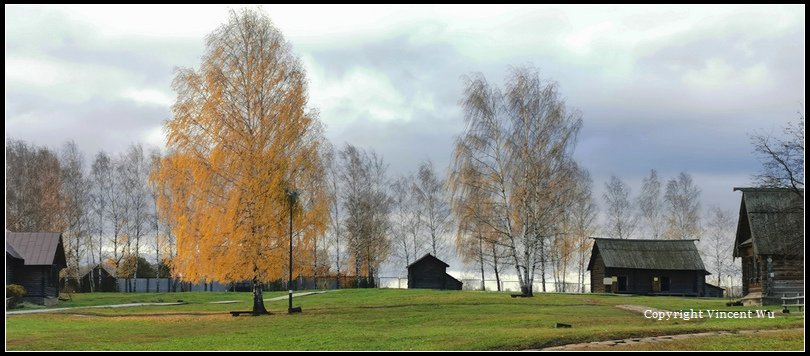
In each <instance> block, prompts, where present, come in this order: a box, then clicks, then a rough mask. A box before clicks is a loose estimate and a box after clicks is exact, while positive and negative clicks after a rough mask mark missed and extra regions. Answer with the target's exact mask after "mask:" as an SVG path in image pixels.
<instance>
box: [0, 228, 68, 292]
mask: <svg viewBox="0 0 810 356" xmlns="http://www.w3.org/2000/svg"><path fill="white" fill-rule="evenodd" d="M9 257H11V258H9ZM9 259H10V260H11V262H10V263H9ZM66 267H67V260H66V258H65V248H64V245H63V244H62V234H60V233H58V232H9V231H6V284H19V285H21V286H23V287H24V288H25V291H26V295H25V298H24V300H26V301H28V302H31V303H36V304H45V305H53V304H56V303H57V301H58V297H59V272H60V271H61V270H62V269H64V268H66Z"/></svg>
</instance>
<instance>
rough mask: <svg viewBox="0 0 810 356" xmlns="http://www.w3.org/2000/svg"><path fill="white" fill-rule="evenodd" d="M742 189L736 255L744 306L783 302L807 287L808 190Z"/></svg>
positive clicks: (740, 189) (735, 247) (735, 245)
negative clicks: (805, 215) (805, 210)
mask: <svg viewBox="0 0 810 356" xmlns="http://www.w3.org/2000/svg"><path fill="white" fill-rule="evenodd" d="M734 190H735V191H738V190H739V191H741V192H742V201H741V203H740V217H739V220H738V223H737V236H736V240H735V242H734V252H733V253H734V257H735V258H737V257H740V258H741V260H742V289H743V290H742V293H743V299H742V301H743V304H744V305H763V304H780V303H781V301H782V300H781V297H782V296H783V295H784V294H790V295H796V293H803V292H804V190H800V191H796V190H793V189H788V188H734Z"/></svg>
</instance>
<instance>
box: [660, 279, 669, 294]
mask: <svg viewBox="0 0 810 356" xmlns="http://www.w3.org/2000/svg"><path fill="white" fill-rule="evenodd" d="M661 291H662V292H667V291H669V277H661Z"/></svg>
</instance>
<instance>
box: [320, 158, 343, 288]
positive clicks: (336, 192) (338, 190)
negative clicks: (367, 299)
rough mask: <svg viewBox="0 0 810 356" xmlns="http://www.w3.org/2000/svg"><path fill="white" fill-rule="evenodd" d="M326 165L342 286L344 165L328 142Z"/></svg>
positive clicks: (332, 234)
mask: <svg viewBox="0 0 810 356" xmlns="http://www.w3.org/2000/svg"><path fill="white" fill-rule="evenodd" d="M323 160H324V165H325V167H326V181H327V185H328V188H329V189H328V191H329V233H330V234H331V236H332V239H331V240H332V241H331V244H332V247H333V248H334V249H335V250H334V251H335V252H334V260H335V271H337V274H336V275H335V277H336V282H337V288H340V275H341V273H342V272H343V266H344V264H343V260H344V257H343V255H341V248H342V247H343V245H344V244H345V241H344V240H345V237H344V228H343V214H342V213H341V207H342V205H341V202H342V194H343V191H342V170H341V169H342V167H341V166H340V162H338V157H336V153H335V149H334V147H333V146H332V145H331V144H328V143H327V147H326V149H325V150H324V157H323Z"/></svg>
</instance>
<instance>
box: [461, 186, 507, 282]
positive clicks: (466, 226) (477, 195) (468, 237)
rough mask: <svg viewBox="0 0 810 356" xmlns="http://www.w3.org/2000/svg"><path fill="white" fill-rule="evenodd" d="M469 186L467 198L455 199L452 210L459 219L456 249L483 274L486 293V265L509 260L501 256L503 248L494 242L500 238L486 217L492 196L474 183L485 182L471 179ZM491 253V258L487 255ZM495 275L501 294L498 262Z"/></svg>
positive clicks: (482, 278) (464, 259)
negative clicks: (476, 181) (499, 260)
mask: <svg viewBox="0 0 810 356" xmlns="http://www.w3.org/2000/svg"><path fill="white" fill-rule="evenodd" d="M467 179H469V180H468V182H467V184H468V186H469V188H467V189H468V190H467V191H466V192H465V193H466V196H464V197H463V199H453V200H452V209H453V211H454V213H455V215H456V217H457V222H458V228H457V229H456V236H455V246H456V251H457V252H458V254H459V255H460V256H461V257H462V260H463V261H464V262H465V263H471V262H473V263H475V264H476V267H477V268H478V269H479V271H480V272H481V290H486V270H485V267H486V266H487V263H488V262H490V264H491V261H492V257H493V256H496V258H497V257H503V260H505V259H506V258H507V257H506V256H503V253H498V252H501V251H502V250H503V248H502V247H501V248H499V247H500V245H499V244H497V243H495V241H494V239H496V238H497V236H499V235H498V234H496V233H493V229H491V228H489V226H488V225H487V221H490V220H491V219H489V218H486V217H484V215H486V214H487V213H488V211H487V208H488V207H490V206H492V205H491V202H490V201H489V200H488V199H490V198H491V195H490V194H489V193H488V192H485V191H484V190H483V189H479V187H483V186H484V184H483V183H474V182H473V181H472V180H474V179H482V177H480V176H478V177H476V176H471V177H469V178H467ZM490 251H491V256H488V252H490ZM494 266H495V269H494V270H495V276H496V281H497V284H498V290H499V291H500V288H501V283H500V280H499V275H498V267H500V264H497V263H495V264H494Z"/></svg>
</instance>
